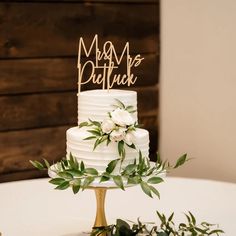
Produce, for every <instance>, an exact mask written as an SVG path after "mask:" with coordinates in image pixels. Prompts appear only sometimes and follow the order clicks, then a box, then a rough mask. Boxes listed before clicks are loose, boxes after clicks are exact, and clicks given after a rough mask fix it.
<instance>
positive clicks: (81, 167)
mask: <svg viewBox="0 0 236 236" xmlns="http://www.w3.org/2000/svg"><path fill="white" fill-rule="evenodd" d="M84 169H85V167H84V162H83V161H81V163H80V170H81V171H82V172H83V171H84Z"/></svg>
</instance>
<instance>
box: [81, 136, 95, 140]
mask: <svg viewBox="0 0 236 236" xmlns="http://www.w3.org/2000/svg"><path fill="white" fill-rule="evenodd" d="M95 138H97V136H89V137H87V138H84V139H83V140H91V139H95Z"/></svg>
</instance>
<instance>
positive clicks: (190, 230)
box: [91, 211, 224, 236]
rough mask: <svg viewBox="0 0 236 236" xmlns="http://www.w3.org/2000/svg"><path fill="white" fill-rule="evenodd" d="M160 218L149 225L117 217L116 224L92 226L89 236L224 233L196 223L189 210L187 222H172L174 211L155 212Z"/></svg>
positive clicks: (159, 235)
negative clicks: (165, 212)
mask: <svg viewBox="0 0 236 236" xmlns="http://www.w3.org/2000/svg"><path fill="white" fill-rule="evenodd" d="M156 213H157V216H158V218H159V220H160V224H159V225H157V224H156V225H154V226H152V227H150V224H152V225H153V224H154V223H142V222H141V221H140V220H139V219H138V220H137V223H134V222H131V223H132V225H131V226H130V223H128V222H126V221H124V220H121V219H117V220H116V224H114V225H109V226H102V227H94V228H93V232H92V233H91V236H98V235H101V234H106V235H107V236H135V235H145V236H154V235H156V236H205V235H220V234H222V233H224V231H223V230H221V229H219V228H218V227H217V225H215V224H210V223H207V222H201V223H200V224H197V221H196V218H195V217H194V215H193V214H192V213H191V212H188V213H187V214H185V216H186V220H187V222H183V223H179V224H178V225H177V224H175V223H174V221H173V218H174V213H172V214H171V215H170V216H168V217H167V216H165V215H164V214H161V213H160V212H158V211H157V212H156Z"/></svg>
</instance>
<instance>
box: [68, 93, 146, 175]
mask: <svg viewBox="0 0 236 236" xmlns="http://www.w3.org/2000/svg"><path fill="white" fill-rule="evenodd" d="M115 99H118V100H120V101H121V102H123V103H124V105H125V106H133V108H134V110H137V93H136V92H135V91H127V90H117V89H111V90H109V91H107V90H99V89H98V90H88V91H83V92H80V93H79V94H78V124H80V123H81V122H84V121H88V119H91V120H94V121H103V120H104V119H105V118H107V117H108V112H111V111H113V110H114V109H115V108H114V106H113V105H116V104H117V102H116V100H115ZM132 116H133V118H134V120H135V121H137V112H135V113H132ZM90 128H91V127H89V128H88V127H83V128H79V127H73V128H70V129H68V130H67V132H66V139H67V142H66V146H67V157H68V156H69V154H70V153H71V154H72V155H73V156H74V157H75V158H76V159H77V160H78V161H79V162H80V161H83V162H84V164H85V166H86V167H91V168H95V169H97V170H98V171H99V172H104V171H105V169H106V167H107V165H108V163H109V162H111V161H112V160H114V159H119V158H120V157H119V153H118V143H117V142H114V141H112V142H110V143H109V145H108V146H107V145H106V142H104V143H102V144H100V145H98V146H97V148H96V149H95V150H94V151H93V147H94V142H95V140H94V139H92V140H84V139H85V138H87V137H89V136H91V133H89V132H87V129H90ZM132 133H133V136H134V138H133V143H134V144H135V146H136V149H132V148H130V147H128V146H127V145H125V151H126V156H125V160H124V161H123V163H122V166H127V165H128V164H130V163H133V161H134V159H137V158H138V156H139V150H140V151H141V152H142V154H143V156H145V157H148V155H149V133H148V131H147V130H145V129H136V130H135V131H133V132H132ZM119 170H120V169H119V165H117V167H116V169H115V170H114V173H118V172H119Z"/></svg>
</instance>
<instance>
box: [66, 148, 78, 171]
mask: <svg viewBox="0 0 236 236" xmlns="http://www.w3.org/2000/svg"><path fill="white" fill-rule="evenodd" d="M68 161H69V164H70V166H71V168H72V169H75V170H77V169H78V168H79V163H78V161H77V159H76V158H75V157H73V155H72V153H71V152H70V159H69V160H68Z"/></svg>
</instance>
